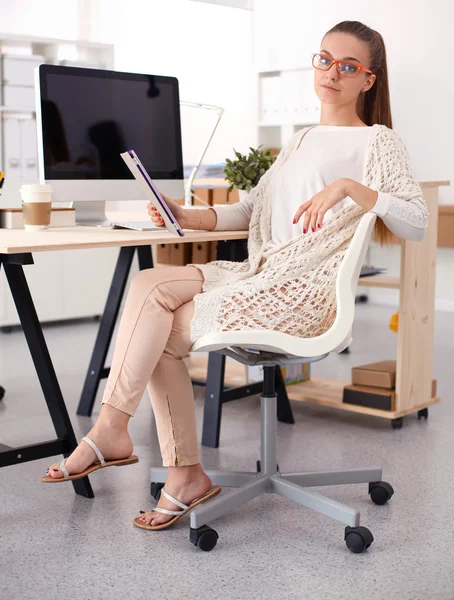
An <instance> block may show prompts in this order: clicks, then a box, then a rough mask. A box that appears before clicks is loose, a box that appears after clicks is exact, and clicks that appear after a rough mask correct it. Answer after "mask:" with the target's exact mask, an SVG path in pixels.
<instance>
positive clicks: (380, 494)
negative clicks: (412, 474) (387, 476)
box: [369, 481, 394, 506]
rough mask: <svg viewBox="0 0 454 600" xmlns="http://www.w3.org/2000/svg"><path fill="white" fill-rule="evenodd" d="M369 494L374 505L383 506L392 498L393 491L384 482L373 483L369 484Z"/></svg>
mask: <svg viewBox="0 0 454 600" xmlns="http://www.w3.org/2000/svg"><path fill="white" fill-rule="evenodd" d="M369 494H370V499H371V500H372V502H373V503H374V504H378V505H379V506H383V504H386V503H387V502H388V501H389V500H391V498H392V497H393V494H394V489H393V486H392V485H390V484H389V483H386V481H374V482H372V483H369Z"/></svg>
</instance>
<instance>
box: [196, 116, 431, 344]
mask: <svg viewBox="0 0 454 600" xmlns="http://www.w3.org/2000/svg"><path fill="white" fill-rule="evenodd" d="M310 129H311V127H309V128H304V129H302V130H300V131H298V132H297V133H296V134H294V135H293V137H292V138H291V140H290V142H289V143H288V144H287V146H285V147H284V148H283V149H282V150H281V152H280V153H279V155H278V157H277V159H276V161H275V162H274V163H273V165H272V167H271V168H270V169H269V170H268V171H267V172H266V173H265V174H264V175H263V177H262V178H261V179H260V181H259V183H258V185H257V186H256V187H255V188H254V189H253V190H252V192H251V195H250V197H249V201H252V202H253V209H252V213H251V216H250V221H249V237H248V254H249V256H248V258H247V259H246V260H245V261H243V262H241V263H237V262H231V261H219V260H217V261H212V262H210V263H207V264H193V266H195V267H197V268H199V269H200V270H201V271H202V273H203V275H204V283H203V286H202V290H203V291H202V293H201V294H197V295H196V296H194V303H195V312H194V316H193V318H192V320H191V329H190V336H191V341H192V342H195V341H196V340H198V339H199V338H200V337H202V336H203V335H205V334H206V333H212V332H214V331H227V330H244V329H271V330H277V331H282V332H284V333H288V334H290V335H295V336H299V337H314V336H317V335H321V334H322V333H323V332H325V331H326V330H327V329H329V327H330V326H331V325H332V323H333V322H334V318H335V315H336V294H335V286H336V277H337V271H338V269H339V266H340V264H341V262H342V259H343V257H344V255H345V252H346V249H347V248H348V245H349V242H350V240H351V238H352V236H353V234H354V232H355V230H356V227H357V225H358V222H359V219H360V217H361V216H362V214H364V209H363V208H361V207H360V206H358V205H357V204H348V205H346V206H345V207H343V208H342V209H341V210H339V211H338V212H336V213H335V215H334V216H333V217H332V218H331V219H330V220H329V221H328V222H327V223H326V224H324V226H323V227H322V228H321V229H319V230H318V231H316V232H315V233H312V234H311V235H307V234H301V235H299V236H297V237H296V238H294V239H291V240H288V241H286V242H284V243H281V244H279V245H277V246H274V247H271V248H270V247H269V246H270V245H269V244H268V242H269V241H270V239H271V213H272V203H271V189H272V185H271V182H272V180H273V177H275V175H276V174H277V172H278V171H279V170H280V169H281V168H282V166H283V165H284V164H285V163H286V162H287V161H288V159H289V158H290V157H291V156H293V155H294V153H295V152H296V151H297V149H298V148H299V146H300V144H301V141H302V139H303V137H304V135H305V134H306V133H307V131H309V130H310ZM362 183H363V185H365V186H367V187H369V188H371V189H373V190H375V191H377V192H383V193H385V194H390V195H392V196H393V197H394V198H398V199H400V202H399V203H397V204H396V205H395V207H394V209H393V210H394V211H396V210H397V211H405V207H406V206H405V204H406V202H408V201H412V204H414V202H415V201H416V202H417V203H418V204H419V205H420V206H421V207H423V208H424V210H425V204H424V200H423V198H422V193H421V188H420V186H419V184H418V182H417V181H416V179H415V177H414V174H413V170H412V167H411V162H410V159H409V156H408V153H407V151H406V148H405V146H404V144H403V142H402V140H401V139H400V137H399V136H398V135H397V134H396V133H395V132H394V131H393V130H391V129H389V128H387V127H385V126H384V125H374V126H373V127H372V132H371V135H370V137H369V140H368V143H367V146H366V151H365V159H364V172H363V179H362ZM405 201H406V202H405ZM425 216H426V218H427V213H425ZM415 218H418V219H420V218H421V215H420V214H419V215H417V217H416V216H415ZM267 245H268V249H267Z"/></svg>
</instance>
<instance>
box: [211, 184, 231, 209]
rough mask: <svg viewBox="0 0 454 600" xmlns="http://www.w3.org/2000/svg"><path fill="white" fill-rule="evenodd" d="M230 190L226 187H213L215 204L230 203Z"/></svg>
mask: <svg viewBox="0 0 454 600" xmlns="http://www.w3.org/2000/svg"><path fill="white" fill-rule="evenodd" d="M228 201H229V192H228V188H226V187H219V188H213V205H214V204H228Z"/></svg>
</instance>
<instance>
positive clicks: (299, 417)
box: [0, 305, 454, 600]
mask: <svg viewBox="0 0 454 600" xmlns="http://www.w3.org/2000/svg"><path fill="white" fill-rule="evenodd" d="M392 312H393V311H392V309H391V308H384V307H377V306H373V305H370V306H361V305H360V306H358V310H357V320H356V325H355V331H354V343H353V345H352V348H351V353H350V355H333V356H331V357H329V358H328V359H327V360H325V361H324V362H322V363H319V364H317V365H315V366H313V372H314V373H316V374H324V375H325V376H328V377H335V378H342V379H344V378H345V379H348V378H349V374H350V368H351V366H352V365H355V364H364V363H365V362H369V361H372V360H381V359H386V358H393V357H394V356H395V347H396V336H395V334H393V333H391V332H390V331H389V330H388V327H387V325H388V320H389V317H390V315H391V313H392ZM96 328H97V325H96V324H95V323H82V324H81V323H79V324H72V325H65V326H58V327H57V326H51V327H46V328H45V336H46V339H47V343H48V345H49V349H50V352H51V355H52V357H53V360H54V364H55V368H56V371H57V374H58V377H59V380H60V382H61V386H62V390H63V393H64V397H65V399H66V402H67V405H68V408H69V412H70V416H71V419H72V422H73V424H74V427H75V430H76V434H77V435H78V436H79V437H80V436H82V435H84V434H85V433H86V432H88V430H89V429H90V427H91V424H92V422H93V421H94V420H95V418H96V414H94V416H93V418H86V417H76V415H75V411H76V406H77V402H78V398H79V393H80V390H81V386H82V382H83V378H84V372H85V369H86V366H87V363H88V359H89V355H90V350H91V348H92V346H93V342H94V337H95V334H96ZM453 332H454V315H453V314H452V313H451V314H450V313H438V314H437V316H436V349H435V373H434V376H435V377H436V378H437V380H438V390H439V395H440V396H441V398H442V403H441V404H439V405H437V406H436V407H434V408H433V409H431V411H430V418H429V420H428V421H427V422H426V421H420V422H418V421H417V419H416V418H415V417H414V416H411V417H408V418H406V419H405V424H404V428H403V429H402V430H400V431H393V430H391V428H390V425H389V422H388V421H384V420H381V419H374V418H369V417H363V416H360V415H355V414H353V413H351V414H350V413H343V412H337V411H334V410H328V409H322V408H317V407H311V406H307V405H306V406H302V405H300V404H296V403H293V410H294V414H295V418H296V424H295V425H285V424H279V426H278V454H279V464H280V468H281V471H292V470H293V471H294V470H315V469H324V468H343V467H346V468H348V467H361V466H376V465H378V466H383V468H384V479H385V480H388V481H389V482H391V483H392V484H393V485H394V487H395V490H396V493H395V496H394V498H393V499H392V501H391V502H390V503H389V505H387V506H384V507H379V506H375V505H374V504H373V503H372V502H371V501H370V499H369V498H368V495H367V486H365V485H359V486H342V487H335V488H324V489H323V492H324V493H327V494H328V495H330V496H331V497H332V498H334V499H336V500H338V501H341V502H344V503H346V504H349V505H351V506H355V507H357V508H358V509H360V510H361V513H362V524H364V525H366V526H368V527H369V528H370V529H371V530H372V532H373V534H374V535H375V542H374V544H373V545H372V547H371V548H370V550H369V551H368V552H366V553H365V554H362V555H354V554H351V553H350V552H349V551H348V550H347V548H346V546H345V544H344V542H343V529H344V527H343V525H342V524H340V523H337V522H335V521H332V520H330V519H328V518H326V517H322V516H319V515H317V514H314V513H312V512H311V511H309V510H307V509H304V508H301V507H299V506H297V505H296V504H293V503H292V502H290V501H288V500H285V499H282V498H279V497H277V496H274V495H267V496H262V497H261V498H257V499H255V500H253V501H251V502H250V503H249V504H247V505H246V506H244V507H242V508H239V509H237V510H235V511H234V512H232V513H231V514H230V515H228V516H226V517H223V518H221V519H218V520H217V521H216V522H214V523H212V525H213V527H215V529H216V530H217V531H218V533H219V535H220V539H219V541H218V545H217V546H216V548H215V549H214V550H213V551H212V552H209V553H205V552H201V551H200V550H198V549H197V548H195V547H194V546H193V545H192V544H190V542H189V540H188V527H189V519H188V518H187V517H186V518H185V519H182V520H181V521H180V522H179V523H178V524H177V525H176V526H175V527H174V528H173V529H170V530H168V531H162V532H146V531H140V530H138V529H136V528H134V527H133V525H132V518H133V517H134V516H135V515H136V514H137V511H138V510H139V509H144V508H148V507H151V505H152V503H151V497H150V496H149V469H150V466H151V465H155V466H156V465H160V464H161V462H160V454H159V447H158V444H157V440H156V434H155V427H154V421H153V417H152V413H151V409H150V407H149V404H148V401H147V399H146V398H144V401H143V402H142V404H141V406H140V408H139V411H138V414H137V415H136V417H135V418H134V419H133V420H132V421H131V427H130V431H131V434H132V437H133V441H134V443H135V451H136V453H137V454H138V455H139V456H140V463H139V464H138V465H134V466H131V467H128V468H122V469H106V470H105V471H102V472H98V473H96V474H94V475H93V476H92V477H91V482H92V485H93V488H94V491H95V495H96V497H95V499H94V500H87V499H85V498H82V497H78V496H75V494H74V492H73V489H72V486H71V485H70V484H60V485H43V484H40V483H39V481H38V479H39V477H40V476H41V474H43V473H44V472H45V469H46V467H47V465H48V464H50V462H52V461H50V460H49V459H45V460H40V461H35V462H31V463H26V464H23V465H17V466H12V467H8V468H4V469H2V470H1V471H0V552H1V557H0V598H2V599H5V600H6V599H8V600H13V599H28V598H30V599H38V598H45V599H52V600H53V599H57V598H58V599H60V598H68V599H70V600H72V599H73V598H78V599H82V600H85V599H87V600H88V599H90V600H98V599H103V600H104V599H105V600H108V599H111V598H112V599H114V598H115V599H118V598H128V599H129V598H135V599H140V598H153V597H156V598H159V599H162V600H173V599H178V600H183V599H185V598H188V599H191V600H196V599H218V598H219V599H222V600H224V599H225V600H230V599H232V600H233V599H237V598H242V599H243V600H249V599H256V598H257V599H258V598H261V599H263V598H265V599H268V598H279V599H310V600H312V599H314V600H318V599H336V600H337V599H344V598H345V599H347V598H348V600H355V599H357V598H358V599H359V598H361V599H363V598H366V599H375V598H377V599H380V600H382V599H383V598H387V599H391V600H393V599H399V600H407V599H408V600H419V599H421V600H422V599H426V598H430V599H431V600H445V599H446V600H448V599H449V600H452V599H453V598H454V556H453V550H452V548H453V541H454V539H453V538H454V536H453V533H454V531H453V530H454V527H453V524H454V467H453V464H454V442H453V440H454V435H453V432H454V405H453V402H452V400H453V386H452V373H453V362H452V357H453V339H452V335H453ZM0 383H1V384H2V385H4V386H5V387H6V389H7V395H6V397H5V399H4V400H3V401H2V402H1V403H0V441H1V442H2V443H4V444H9V445H11V446H14V445H22V444H25V443H33V442H37V441H40V440H45V439H50V438H52V437H53V430H52V426H51V422H50V419H49V417H48V415H47V414H46V409H45V405H44V400H43V397H42V394H41V391H40V388H39V386H38V382H37V380H36V376H35V373H34V369H33V365H32V363H31V360H30V358H29V354H28V351H27V348H26V345H25V342H24V339H23V337H22V333H21V332H20V331H15V332H13V333H12V334H9V335H6V334H0ZM196 405H197V417H198V425H199V431H200V428H201V418H202V409H203V390H202V389H201V388H196ZM98 409H99V402H98V404H97V406H96V411H97V410H98ZM259 435H260V408H259V403H258V397H253V398H248V399H245V400H239V401H236V402H232V403H229V404H227V405H225V407H224V414H223V421H222V431H221V446H220V448H219V449H217V450H215V449H210V448H203V449H202V457H203V460H202V462H203V465H204V466H205V467H206V468H217V469H229V470H234V469H239V470H242V469H244V470H254V467H255V461H256V459H257V458H259ZM223 493H229V490H224V491H223Z"/></svg>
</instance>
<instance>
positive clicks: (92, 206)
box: [71, 200, 112, 227]
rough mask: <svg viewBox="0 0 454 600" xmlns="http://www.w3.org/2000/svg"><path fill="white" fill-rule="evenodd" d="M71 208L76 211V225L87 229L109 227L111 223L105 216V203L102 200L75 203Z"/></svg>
mask: <svg viewBox="0 0 454 600" xmlns="http://www.w3.org/2000/svg"><path fill="white" fill-rule="evenodd" d="M71 208H75V209H76V224H77V225H88V226H89V227H111V225H112V221H109V219H108V218H107V216H106V203H105V201H104V200H96V201H88V202H83V201H75V202H72V204H71Z"/></svg>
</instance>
